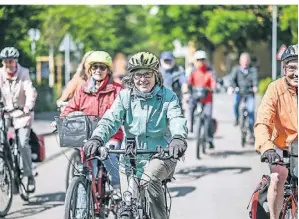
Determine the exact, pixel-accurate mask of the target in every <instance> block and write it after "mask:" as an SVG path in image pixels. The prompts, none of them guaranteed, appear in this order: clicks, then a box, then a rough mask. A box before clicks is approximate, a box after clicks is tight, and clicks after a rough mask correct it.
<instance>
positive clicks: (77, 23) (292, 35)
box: [0, 5, 298, 105]
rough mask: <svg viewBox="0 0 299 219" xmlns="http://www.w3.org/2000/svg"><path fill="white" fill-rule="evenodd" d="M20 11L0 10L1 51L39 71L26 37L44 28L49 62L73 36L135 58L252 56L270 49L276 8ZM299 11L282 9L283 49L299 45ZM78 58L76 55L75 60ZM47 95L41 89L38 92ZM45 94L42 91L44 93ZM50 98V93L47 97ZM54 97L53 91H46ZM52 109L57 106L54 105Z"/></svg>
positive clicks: (90, 46)
mask: <svg viewBox="0 0 299 219" xmlns="http://www.w3.org/2000/svg"><path fill="white" fill-rule="evenodd" d="M153 7H154V6H152V5H147V6H144V5H143V6H138V5H134V6H132V5H121V6H117V5H113V6H109V5H92V6H89V5H80V6H79V5H78V6H77V5H43V6H36V5H20V6H16V5H14V6H10V5H6V6H5V5H2V6H0V49H2V48H3V47H5V46H16V47H17V48H18V49H19V50H20V53H21V57H20V63H21V64H22V65H24V66H26V67H32V66H35V60H34V59H35V57H33V55H32V54H31V49H30V41H29V37H28V35H27V32H28V30H29V29H30V28H39V29H40V31H41V39H40V40H39V41H38V42H37V44H36V45H37V53H36V56H47V55H48V51H49V46H50V45H53V46H54V49H55V56H57V55H59V54H61V52H60V51H59V50H58V48H59V44H60V42H61V40H62V39H63V37H64V35H65V34H66V33H67V32H69V33H70V34H71V35H72V37H73V39H74V41H75V42H83V43H84V50H85V51H83V52H86V51H88V50H106V51H107V52H109V53H110V54H111V55H112V56H114V55H115V54H116V53H118V52H124V53H125V54H126V55H131V54H132V53H134V52H137V51H140V50H147V51H151V52H153V53H155V54H157V55H158V54H160V52H161V51H162V50H173V49H174V48H173V41H174V40H175V39H179V40H180V41H181V42H182V43H183V45H187V43H188V42H189V41H190V40H194V41H196V42H197V48H200V49H205V50H207V51H208V54H209V53H211V52H213V50H214V49H215V48H216V47H217V46H219V45H221V46H224V47H225V48H226V50H227V51H235V52H241V51H244V50H247V49H248V48H247V46H248V44H247V43H248V42H249V41H251V42H253V43H259V42H260V41H263V42H269V44H271V31H272V6H267V5H245V6H244V5H218V6H217V5H159V6H155V7H157V8H158V10H157V11H156V12H157V13H153V11H152V9H153ZM297 23H298V6H297V5H283V6H279V7H278V25H279V26H278V45H281V44H282V43H284V44H286V45H290V44H291V43H296V42H297V40H298V25H297ZM72 56H73V54H72ZM39 89H42V88H39ZM41 92H43V91H41ZM45 92H46V91H45ZM47 92H51V93H52V91H47ZM51 105H52V103H51Z"/></svg>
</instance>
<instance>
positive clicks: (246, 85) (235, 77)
mask: <svg viewBox="0 0 299 219" xmlns="http://www.w3.org/2000/svg"><path fill="white" fill-rule="evenodd" d="M239 63H240V65H238V66H236V67H234V68H233V70H232V75H231V86H230V87H229V88H228V93H229V94H232V93H233V91H234V90H235V88H236V87H238V88H239V91H238V92H236V93H235V98H234V115H235V123H234V125H235V126H237V125H238V124H239V106H240V103H241V100H242V96H246V108H247V111H248V122H249V129H250V134H251V139H252V141H253V140H254V134H253V124H254V110H255V93H256V92H257V90H258V88H257V87H258V73H257V69H256V68H255V67H251V66H250V55H249V54H248V53H242V54H241V55H240V60H239Z"/></svg>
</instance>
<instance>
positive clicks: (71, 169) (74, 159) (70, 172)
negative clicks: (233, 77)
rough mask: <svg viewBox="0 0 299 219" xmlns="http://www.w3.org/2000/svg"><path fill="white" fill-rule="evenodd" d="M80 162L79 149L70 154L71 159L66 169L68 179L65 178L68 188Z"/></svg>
mask: <svg viewBox="0 0 299 219" xmlns="http://www.w3.org/2000/svg"><path fill="white" fill-rule="evenodd" d="M80 162H81V156H80V151H78V150H75V151H73V153H72V154H71V156H70V160H69V162H68V166H67V169H66V180H65V187H66V190H67V188H68V187H69V184H70V182H71V180H72V178H73V177H74V176H75V167H76V165H77V164H78V163H80Z"/></svg>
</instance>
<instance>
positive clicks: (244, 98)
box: [234, 87, 252, 147]
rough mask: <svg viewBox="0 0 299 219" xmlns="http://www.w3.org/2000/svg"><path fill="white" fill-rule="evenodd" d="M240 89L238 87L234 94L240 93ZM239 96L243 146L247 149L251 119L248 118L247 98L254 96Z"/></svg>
mask: <svg viewBox="0 0 299 219" xmlns="http://www.w3.org/2000/svg"><path fill="white" fill-rule="evenodd" d="M239 91H240V89H239V88H238V87H236V88H235V89H234V92H235V93H239ZM239 95H240V96H241V103H240V105H241V107H240V108H241V114H242V116H241V125H240V130H241V145H242V147H245V145H246V143H247V136H248V133H250V128H249V118H248V109H247V106H246V101H247V98H248V97H249V96H251V95H252V94H247V95H244V94H240V93H239Z"/></svg>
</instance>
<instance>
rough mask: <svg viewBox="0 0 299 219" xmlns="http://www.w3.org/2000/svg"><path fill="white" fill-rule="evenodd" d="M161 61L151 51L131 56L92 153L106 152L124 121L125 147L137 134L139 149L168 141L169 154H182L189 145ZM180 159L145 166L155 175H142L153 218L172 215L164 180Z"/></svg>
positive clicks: (92, 144) (97, 131)
mask: <svg viewBox="0 0 299 219" xmlns="http://www.w3.org/2000/svg"><path fill="white" fill-rule="evenodd" d="M159 65H160V63H159V59H158V58H157V57H156V56H155V55H153V54H152V53H149V52H139V53H136V54H134V55H133V56H132V57H131V58H130V59H129V63H128V71H129V73H128V75H127V76H126V77H125V78H124V80H123V85H124V86H125V87H126V89H124V90H122V91H121V92H120V93H119V95H118V97H117V98H116V100H115V102H114V103H113V105H112V107H111V109H109V110H108V111H107V112H106V113H105V115H104V117H103V118H102V120H101V121H100V122H99V123H98V126H97V128H96V129H95V130H94V132H93V135H92V137H91V139H90V140H89V141H88V142H87V143H86V144H85V145H84V152H85V154H86V155H87V156H90V155H92V154H97V153H99V154H101V153H103V150H101V149H102V147H103V146H104V145H105V143H106V142H107V141H108V140H109V138H110V136H112V135H113V134H114V133H116V131H117V130H118V128H119V127H120V126H121V125H123V126H124V131H125V136H126V138H125V140H124V141H123V147H122V148H125V145H126V142H127V140H128V138H133V139H135V140H136V143H138V144H137V147H138V148H139V149H150V150H151V149H152V150H155V149H156V146H157V145H160V146H162V147H163V148H165V147H166V146H167V145H169V150H170V155H173V157H174V158H180V157H181V156H183V154H184V152H185V150H186V149H187V142H186V138H187V127H186V119H185V118H184V116H183V114H182V110H181V107H180V105H179V100H178V98H177V96H176V95H175V93H174V92H172V91H171V90H169V89H168V88H166V87H165V86H163V78H162V75H161V73H160V72H159ZM142 157H143V156H141V158H140V160H139V159H138V160H137V167H139V168H141V171H142V170H143V167H144V164H145V163H146V159H142ZM120 159H121V160H122V159H123V157H121V158H120ZM176 163H177V162H176V160H175V159H171V160H158V159H153V160H151V161H150V162H149V163H148V165H147V166H146V168H145V169H144V174H143V177H145V176H150V178H151V180H149V179H148V178H146V177H145V178H143V179H147V181H149V183H148V184H147V188H146V189H145V193H146V196H147V198H148V200H149V206H150V209H151V217H152V218H153V219H166V218H167V213H166V210H165V203H164V197H163V192H162V183H161V182H162V181H163V180H165V179H167V178H168V177H169V176H170V175H171V174H172V173H173V172H174V170H175V167H176ZM139 177H140V176H139ZM122 185H123V182H122ZM122 189H123V187H122Z"/></svg>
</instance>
